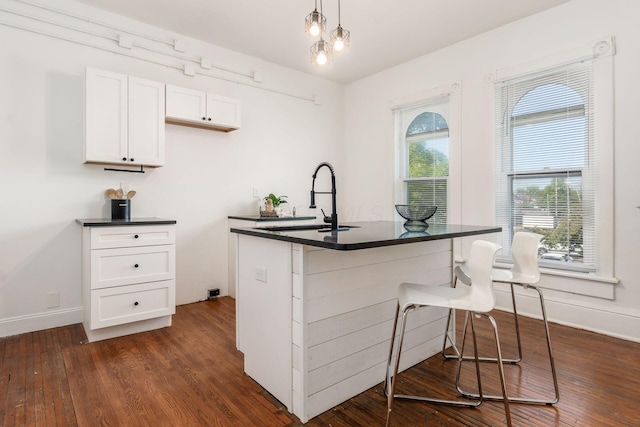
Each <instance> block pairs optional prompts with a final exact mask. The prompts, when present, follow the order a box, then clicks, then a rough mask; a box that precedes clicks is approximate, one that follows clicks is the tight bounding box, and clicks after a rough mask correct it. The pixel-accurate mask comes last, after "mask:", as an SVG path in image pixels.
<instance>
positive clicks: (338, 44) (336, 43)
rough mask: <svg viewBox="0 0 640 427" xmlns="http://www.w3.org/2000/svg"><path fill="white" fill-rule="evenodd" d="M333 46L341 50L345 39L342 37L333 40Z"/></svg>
mask: <svg viewBox="0 0 640 427" xmlns="http://www.w3.org/2000/svg"><path fill="white" fill-rule="evenodd" d="M333 48H334V49H335V50H337V51H341V50H342V49H344V41H343V40H342V39H336V40H335V41H334V42H333Z"/></svg>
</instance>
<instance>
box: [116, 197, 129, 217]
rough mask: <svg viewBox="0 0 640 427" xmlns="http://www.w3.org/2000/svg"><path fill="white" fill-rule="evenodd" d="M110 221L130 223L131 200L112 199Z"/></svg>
mask: <svg viewBox="0 0 640 427" xmlns="http://www.w3.org/2000/svg"><path fill="white" fill-rule="evenodd" d="M111 220H120V221H123V220H124V221H130V220H131V200H130V199H112V200H111Z"/></svg>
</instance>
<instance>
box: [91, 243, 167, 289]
mask: <svg viewBox="0 0 640 427" xmlns="http://www.w3.org/2000/svg"><path fill="white" fill-rule="evenodd" d="M175 277H176V263H175V246H173V245H158V246H140V247H133V248H116V249H96V250H92V251H91V289H102V288H110V287H116V286H124V285H131V284H136V283H144V282H154V281H158V280H170V279H173V278H175Z"/></svg>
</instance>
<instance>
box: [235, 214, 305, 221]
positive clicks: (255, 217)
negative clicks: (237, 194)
mask: <svg viewBox="0 0 640 427" xmlns="http://www.w3.org/2000/svg"><path fill="white" fill-rule="evenodd" d="M227 218H229V219H239V220H242V221H257V222H261V221H265V222H267V221H305V220H307V221H308V220H310V219H316V217H315V216H260V215H229V216H228V217H227Z"/></svg>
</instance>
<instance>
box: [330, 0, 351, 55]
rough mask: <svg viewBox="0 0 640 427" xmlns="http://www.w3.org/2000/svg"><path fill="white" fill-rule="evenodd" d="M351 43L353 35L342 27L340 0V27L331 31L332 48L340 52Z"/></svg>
mask: <svg viewBox="0 0 640 427" xmlns="http://www.w3.org/2000/svg"><path fill="white" fill-rule="evenodd" d="M350 41H351V33H349V31H347V30H345V29H344V28H342V25H340V0H338V27H337V28H336V29H335V30H333V31H331V47H332V48H333V49H334V50H336V51H338V52H340V51H342V50H343V49H344V48H346V47H349V42H350Z"/></svg>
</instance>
